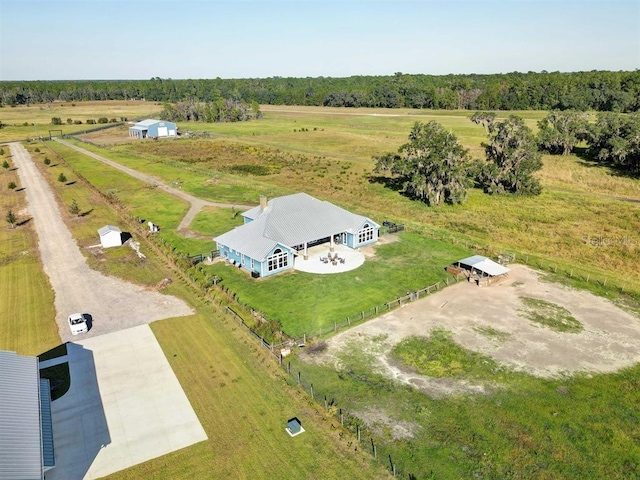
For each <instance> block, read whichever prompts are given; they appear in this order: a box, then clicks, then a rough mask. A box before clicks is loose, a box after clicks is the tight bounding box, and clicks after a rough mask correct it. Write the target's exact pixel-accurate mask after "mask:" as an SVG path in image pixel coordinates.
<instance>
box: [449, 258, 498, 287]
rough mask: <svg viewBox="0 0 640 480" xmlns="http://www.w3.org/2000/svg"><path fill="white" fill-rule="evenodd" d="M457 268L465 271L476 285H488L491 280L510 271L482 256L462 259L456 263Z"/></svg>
mask: <svg viewBox="0 0 640 480" xmlns="http://www.w3.org/2000/svg"><path fill="white" fill-rule="evenodd" d="M456 264H457V266H458V267H459V268H462V269H465V270H467V271H468V272H469V273H470V276H469V280H471V276H473V277H474V278H475V280H476V281H477V283H478V285H480V284H481V283H489V282H490V281H491V280H492V279H493V278H495V277H500V276H502V275H506V274H507V273H509V272H510V270H509V269H508V268H507V267H505V266H504V265H500V264H499V263H497V262H494V261H493V260H491V259H490V258H487V257H483V256H482V255H473V256H472V257H467V258H463V259H462V260H458V261H457V262H456Z"/></svg>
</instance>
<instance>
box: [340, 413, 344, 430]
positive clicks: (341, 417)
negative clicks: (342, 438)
mask: <svg viewBox="0 0 640 480" xmlns="http://www.w3.org/2000/svg"><path fill="white" fill-rule="evenodd" d="M340 425H342V426H343V427H344V416H343V415H342V409H340Z"/></svg>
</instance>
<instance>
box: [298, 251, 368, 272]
mask: <svg viewBox="0 0 640 480" xmlns="http://www.w3.org/2000/svg"><path fill="white" fill-rule="evenodd" d="M299 253H300V254H299V255H298V257H296V259H295V263H294V265H293V268H295V269H296V270H299V271H300V272H307V273H318V274H321V275H326V274H331V273H343V272H348V271H350V270H355V269H356V268H358V267H359V266H360V265H362V264H363V263H364V259H365V256H364V254H363V253H362V252H360V251H359V250H354V249H352V248H349V247H346V246H344V245H335V247H334V251H333V252H331V251H330V250H329V244H328V243H325V244H322V245H318V246H317V247H311V248H309V249H308V258H307V260H305V259H304V258H303V256H302V252H299ZM329 254H331V255H332V256H335V255H336V254H337V255H338V257H339V258H343V259H344V263H341V262H339V261H336V262H335V263H332V262H328V263H324V262H322V261H321V260H320V259H321V258H323V257H324V258H327V257H328V256H329Z"/></svg>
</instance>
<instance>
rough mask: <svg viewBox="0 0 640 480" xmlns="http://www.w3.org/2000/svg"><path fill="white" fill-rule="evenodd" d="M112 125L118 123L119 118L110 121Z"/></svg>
mask: <svg viewBox="0 0 640 480" xmlns="http://www.w3.org/2000/svg"><path fill="white" fill-rule="evenodd" d="M109 122H110V123H118V119H117V118H112V119H111V120H109Z"/></svg>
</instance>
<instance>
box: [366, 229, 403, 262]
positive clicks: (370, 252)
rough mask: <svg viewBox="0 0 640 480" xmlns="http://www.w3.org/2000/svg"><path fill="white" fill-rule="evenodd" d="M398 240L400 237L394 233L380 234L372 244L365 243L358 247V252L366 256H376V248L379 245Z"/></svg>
mask: <svg viewBox="0 0 640 480" xmlns="http://www.w3.org/2000/svg"><path fill="white" fill-rule="evenodd" d="M398 241H400V237H398V235H396V234H395V233H388V234H385V235H380V236H379V237H378V241H377V242H376V243H374V244H372V245H367V246H366V247H360V252H362V254H363V255H364V256H365V257H366V258H373V257H375V256H376V248H377V247H379V246H380V245H387V244H389V243H394V242H398Z"/></svg>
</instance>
